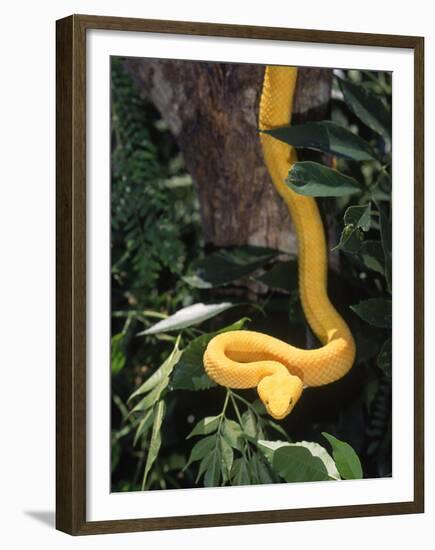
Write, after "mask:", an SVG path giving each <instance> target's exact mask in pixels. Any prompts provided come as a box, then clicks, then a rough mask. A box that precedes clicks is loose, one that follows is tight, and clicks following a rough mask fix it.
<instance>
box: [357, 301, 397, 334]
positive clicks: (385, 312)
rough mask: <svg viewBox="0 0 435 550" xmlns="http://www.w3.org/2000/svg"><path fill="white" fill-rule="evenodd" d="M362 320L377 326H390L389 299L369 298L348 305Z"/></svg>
mask: <svg viewBox="0 0 435 550" xmlns="http://www.w3.org/2000/svg"><path fill="white" fill-rule="evenodd" d="M350 309H351V310H352V311H354V312H355V313H356V314H357V315H358V316H359V317H361V319H362V320H363V321H365V322H366V323H369V324H370V325H373V326H374V327H378V328H391V321H392V317H391V315H392V314H391V300H386V299H385V298H369V299H368V300H363V301H362V302H359V304H356V305H354V306H350Z"/></svg>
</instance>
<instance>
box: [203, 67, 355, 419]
mask: <svg viewBox="0 0 435 550" xmlns="http://www.w3.org/2000/svg"><path fill="white" fill-rule="evenodd" d="M296 79H297V69H296V68H294V67H278V66H267V67H266V70H265V75H264V81H263V90H262V95H261V100H260V109H259V129H260V131H261V130H269V129H272V128H276V127H280V126H285V125H288V124H290V122H291V114H292V105H293V97H294V93H295V87H296ZM260 140H261V145H262V149H263V155H264V159H265V162H266V166H267V168H268V171H269V174H270V176H271V179H272V182H273V184H274V186H275V188H276V190H277V191H278V193H279V194H280V195H281V197H282V199H283V200H284V202H285V203H286V205H287V207H288V210H289V212H290V215H291V217H292V219H293V223H294V226H295V230H296V235H297V241H298V272H299V295H300V299H301V303H302V307H303V311H304V314H305V317H306V319H307V322H308V323H309V325H310V327H311V329H312V330H313V332H314V333H315V334H316V336H317V338H318V339H319V341H320V342H321V343H322V347H320V348H318V349H310V350H305V349H300V348H297V347H294V346H292V345H290V344H287V343H285V342H282V341H281V340H279V339H277V338H273V337H272V336H268V335H267V334H262V333H259V332H254V331H246V330H240V331H230V332H224V333H221V334H219V335H217V336H215V337H214V338H213V339H212V340H211V341H210V342H209V344H208V346H207V348H206V350H205V353H204V367H205V370H206V372H207V374H208V375H209V376H210V378H212V379H213V380H214V381H215V382H216V383H218V384H220V385H222V386H226V387H229V388H254V387H256V388H257V391H258V394H259V397H260V399H261V400H262V402H263V403H264V405H265V407H266V410H267V412H268V413H269V414H270V415H271V416H272V417H273V418H276V419H281V418H284V417H285V416H287V415H288V414H289V413H290V412H291V411H292V409H293V407H294V406H295V404H296V402H297V401H298V400H299V398H300V396H301V394H302V391H303V389H304V387H307V386H321V385H324V384H329V383H331V382H334V381H335V380H338V379H339V378H341V377H342V376H344V375H345V374H346V373H347V372H348V371H349V369H350V368H351V367H352V365H353V362H354V359H355V343H354V339H353V337H352V334H351V332H350V330H349V327H348V326H347V324H346V323H345V321H344V320H343V318H342V317H341V316H340V315H339V314H338V312H337V311H336V310H335V308H334V306H333V305H332V304H331V302H330V300H329V298H328V294H327V266H328V257H327V249H326V240H325V233H324V229H323V224H322V220H321V217H320V213H319V210H318V207H317V204H316V201H315V199H314V198H312V197H307V196H302V195H299V194H297V193H295V192H294V191H292V190H291V189H290V188H289V187H288V186H287V185H286V184H285V179H286V177H287V175H288V172H289V170H290V169H291V167H292V165H293V164H294V163H295V162H296V161H297V156H296V151H295V149H294V148H293V147H291V146H289V145H287V144H285V143H283V142H281V141H278V140H276V139H274V138H273V137H272V136H270V135H268V134H265V133H260Z"/></svg>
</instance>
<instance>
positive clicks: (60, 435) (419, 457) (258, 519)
mask: <svg viewBox="0 0 435 550" xmlns="http://www.w3.org/2000/svg"><path fill="white" fill-rule="evenodd" d="M89 29H105V30H117V31H136V32H157V33H166V34H178V35H180V34H181V35H201V36H213V37H237V38H244V39H267V40H283V41H298V42H308V43H310V42H311V43H324V44H345V45H359V46H378V47H389V48H407V49H411V50H413V52H414V93H415V95H414V121H415V124H414V127H415V130H414V194H415V211H414V220H415V221H414V246H415V258H414V277H415V279H414V281H415V290H414V303H415V325H414V346H415V355H414V387H415V390H414V500H412V501H410V502H397V503H379V504H368V505H351V506H349V505H346V506H330V507H323V508H305V509H290V510H273V511H272V510H264V511H256V512H242V513H224V514H207V515H199V516H198V515H195V516H194V515H187V516H178V517H161V518H144V519H130V520H110V521H93V522H89V521H87V520H86V32H87V31H88V30H89ZM56 30H57V33H56V50H57V51H56V56H57V64H56V67H57V80H56V97H57V108H56V114H57V127H56V130H57V139H56V155H57V161H56V178H57V202H56V208H57V260H56V269H57V283H56V284H57V286H56V292H57V310H56V313H57V334H56V347H57V370H56V376H57V383H56V527H57V529H59V530H61V531H65V532H66V533H69V534H72V535H84V534H97V533H116V532H130V531H142V530H161V529H176V528H193V527H208V526H223V525H242V524H245V525H246V524H257V523H273V522H288V521H301V520H315V519H329V518H347V517H360V516H377V515H389V514H411V513H421V512H423V510H424V418H423V411H424V402H423V399H424V384H423V382H424V378H423V377H424V372H423V351H424V342H423V328H424V327H423V323H424V301H423V299H424V288H423V284H424V279H423V278H424V274H423V273H424V270H423V267H424V251H423V248H424V242H423V241H424V234H423V227H424V218H423V215H424V207H423V200H424V199H423V190H424V189H423V169H424V164H423V163H424V158H423V155H424V103H423V94H424V81H423V78H424V39H423V38H421V37H415V36H395V35H380V34H360V33H348V32H335V31H317V30H302V29H287V28H268V27H254V26H238V25H221V24H209V23H194V22H178V21H177V22H176V21H157V20H142V19H129V18H120V17H97V16H88V15H72V16H70V17H67V18H64V19H61V20H59V21H57V29H56Z"/></svg>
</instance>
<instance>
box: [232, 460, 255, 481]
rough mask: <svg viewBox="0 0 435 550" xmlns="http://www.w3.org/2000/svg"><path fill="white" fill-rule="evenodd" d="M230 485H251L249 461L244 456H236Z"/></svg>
mask: <svg viewBox="0 0 435 550" xmlns="http://www.w3.org/2000/svg"><path fill="white" fill-rule="evenodd" d="M231 484H232V485H251V476H250V472H249V463H248V462H247V461H246V460H245V458H243V457H242V458H237V459H236V460H235V461H234V465H233V468H232V471H231Z"/></svg>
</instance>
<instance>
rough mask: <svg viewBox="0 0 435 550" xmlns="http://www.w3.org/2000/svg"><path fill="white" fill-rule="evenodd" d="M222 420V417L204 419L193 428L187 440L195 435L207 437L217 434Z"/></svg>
mask: <svg viewBox="0 0 435 550" xmlns="http://www.w3.org/2000/svg"><path fill="white" fill-rule="evenodd" d="M220 419H221V416H220V415H218V416H206V417H205V418H203V419H202V420H200V421H199V422H198V424H197V425H196V426H195V427H194V428H193V430H192V431H191V432H190V434H189V435H188V436H187V437H186V439H189V438H190V437H193V436H194V435H207V434H210V433H212V432H215V431H216V430H217V427H218V426H219V421H220Z"/></svg>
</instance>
